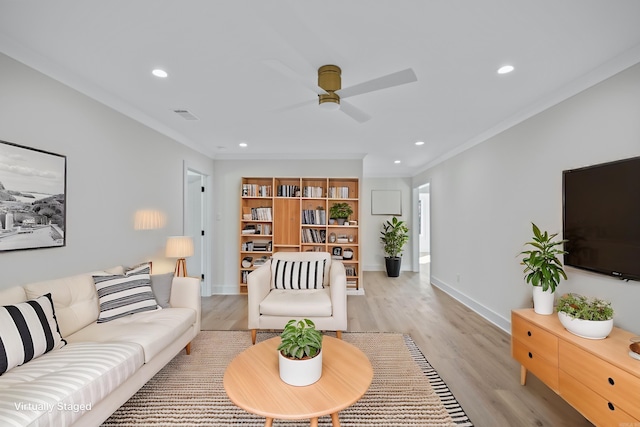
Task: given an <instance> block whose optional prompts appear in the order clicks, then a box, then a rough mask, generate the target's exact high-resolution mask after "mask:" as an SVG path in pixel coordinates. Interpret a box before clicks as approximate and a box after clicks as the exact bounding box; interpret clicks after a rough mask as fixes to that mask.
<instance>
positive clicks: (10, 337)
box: [0, 294, 67, 375]
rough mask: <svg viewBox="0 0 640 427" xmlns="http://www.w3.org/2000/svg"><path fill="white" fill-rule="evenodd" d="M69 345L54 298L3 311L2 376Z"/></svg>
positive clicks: (0, 319) (0, 322)
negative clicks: (59, 324) (63, 337)
mask: <svg viewBox="0 0 640 427" xmlns="http://www.w3.org/2000/svg"><path fill="white" fill-rule="evenodd" d="M66 343H67V342H66V341H65V340H63V339H62V336H61V335H60V329H58V322H57V321H56V314H55V310H54V309H53V300H52V299H51V294H46V295H42V296H40V297H38V298H36V299H34V300H30V301H25V302H21V303H19V304H13V305H5V306H3V307H0V375H2V374H4V373H5V372H7V371H8V370H9V369H11V368H15V367H16V366H19V365H22V364H24V363H27V362H28V361H30V360H32V359H35V358H36V357H38V356H42V355H43V354H45V353H47V352H49V351H51V350H54V349H56V348H60V347H62V346H64V345H65V344H66Z"/></svg>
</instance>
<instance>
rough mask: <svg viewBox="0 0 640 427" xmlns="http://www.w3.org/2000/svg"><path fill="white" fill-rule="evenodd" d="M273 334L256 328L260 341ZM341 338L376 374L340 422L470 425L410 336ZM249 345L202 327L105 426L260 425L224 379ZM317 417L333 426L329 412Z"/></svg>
mask: <svg viewBox="0 0 640 427" xmlns="http://www.w3.org/2000/svg"><path fill="white" fill-rule="evenodd" d="M272 336H274V335H273V334H266V333H261V334H259V335H258V340H259V341H261V340H264V339H268V338H270V337H272ZM342 337H343V339H344V340H345V341H347V342H349V343H351V344H353V345H355V346H356V347H358V348H360V349H361V350H362V351H363V352H364V353H365V354H367V355H368V356H369V360H370V361H371V365H372V366H373V372H374V375H373V381H372V383H371V386H370V388H369V390H368V391H367V393H366V394H365V395H364V396H363V397H362V399H360V400H359V401H358V402H356V403H355V404H353V405H352V406H350V407H349V408H347V409H345V410H343V411H341V412H340V414H339V416H340V423H341V425H342V426H343V427H349V426H398V427H401V426H420V427H429V426H433V427H455V426H458V427H459V426H473V424H472V423H471V421H470V420H469V417H468V416H467V415H466V414H465V412H464V410H463V409H462V407H461V406H460V405H459V404H458V402H457V401H456V399H455V397H454V396H453V395H452V394H451V391H450V390H449V388H448V387H447V385H446V384H445V383H444V381H443V380H442V379H441V378H440V376H439V375H438V373H437V372H436V371H435V369H433V368H432V367H431V365H430V364H429V362H428V361H427V360H426V359H425V357H424V355H423V354H422V353H421V352H420V350H419V349H418V347H417V346H416V344H415V343H414V342H413V340H412V339H411V337H410V336H408V335H403V334H396V333H359V332H353V333H343V334H342ZM250 345H251V336H250V333H249V332H246V331H203V332H201V333H200V334H199V335H198V337H197V338H196V339H195V340H194V342H193V343H192V346H191V347H192V351H191V355H190V356H187V355H185V354H184V353H181V354H179V355H178V356H176V357H175V358H174V359H173V360H172V361H171V362H169V364H168V365H167V366H166V367H164V368H163V369H162V370H161V371H160V372H158V374H156V376H154V377H153V378H152V379H151V380H150V381H149V382H148V383H147V384H146V385H145V386H144V387H143V388H142V389H140V390H139V391H138V392H137V393H136V394H135V395H134V396H133V397H131V399H129V401H128V402H127V403H125V404H124V405H123V406H122V407H121V408H120V409H119V410H118V411H116V412H115V413H114V414H113V415H112V416H111V417H110V418H109V419H108V420H107V421H105V423H104V424H103V425H104V426H105V427H110V426H136V427H138V426H141V427H142V426H196V425H197V426H243V427H254V426H255V427H262V426H264V418H262V417H259V416H256V415H253V414H249V413H247V412H245V411H244V410H242V409H240V408H238V407H237V406H235V405H234V404H233V403H231V401H230V400H229V399H228V398H227V395H226V393H225V391H224V387H223V385H222V381H223V377H224V371H225V369H226V367H227V365H228V364H229V363H230V362H231V360H232V359H233V358H234V357H235V356H236V355H237V354H238V353H240V352H241V351H242V350H244V349H246V348H248V347H249V346H250ZM318 421H319V425H320V426H326V427H328V426H331V417H329V416H326V417H321V418H319V420H318ZM273 425H274V427H276V426H277V427H280V426H283V427H284V426H286V427H302V426H305V427H306V426H308V425H309V420H302V421H287V420H275V421H274V423H273Z"/></svg>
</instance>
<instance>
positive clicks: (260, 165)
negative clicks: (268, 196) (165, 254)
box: [212, 159, 367, 293]
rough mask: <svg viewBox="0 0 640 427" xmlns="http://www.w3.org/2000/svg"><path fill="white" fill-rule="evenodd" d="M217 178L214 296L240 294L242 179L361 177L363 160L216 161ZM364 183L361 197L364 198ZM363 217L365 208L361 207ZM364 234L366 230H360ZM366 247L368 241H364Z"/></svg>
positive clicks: (213, 264)
mask: <svg viewBox="0 0 640 427" xmlns="http://www.w3.org/2000/svg"><path fill="white" fill-rule="evenodd" d="M214 170H215V173H214V177H213V194H214V201H213V204H214V206H215V207H216V208H215V210H214V211H213V217H214V229H213V231H214V235H215V236H216V238H215V239H214V240H213V242H212V243H213V262H212V266H213V268H212V269H213V272H212V273H213V293H237V292H238V284H239V283H240V282H239V277H238V267H239V265H240V260H239V258H238V251H239V247H240V242H239V232H240V231H239V230H240V226H239V222H240V189H241V182H242V177H244V176H247V177H261V176H262V177H282V178H285V177H322V178H324V177H344V178H360V179H361V183H362V160H360V159H357V160H353V159H352V160H333V159H332V160H322V159H319V160H293V159H291V160H271V159H261V160H215V161H214ZM362 193H363V190H362V184H361V185H360V194H361V197H362ZM359 207H360V212H361V215H362V212H363V209H364V207H363V205H362V202H361V204H360V206H359ZM360 233H362V229H361V230H360ZM360 244H361V245H365V244H367V243H366V240H360Z"/></svg>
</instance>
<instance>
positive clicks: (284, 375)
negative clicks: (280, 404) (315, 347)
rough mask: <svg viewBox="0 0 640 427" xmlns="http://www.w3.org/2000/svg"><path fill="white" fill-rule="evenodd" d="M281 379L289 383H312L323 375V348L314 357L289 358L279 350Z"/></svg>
mask: <svg viewBox="0 0 640 427" xmlns="http://www.w3.org/2000/svg"><path fill="white" fill-rule="evenodd" d="M278 365H279V369H280V379H281V380H282V381H284V382H285V383H287V384H289V385H294V386H305V385H311V384H313V383H315V382H316V381H318V380H319V379H320V376H322V350H320V353H318V355H317V356H316V357H314V358H313V359H304V360H296V359H288V358H286V357H284V356H283V355H282V353H280V352H278Z"/></svg>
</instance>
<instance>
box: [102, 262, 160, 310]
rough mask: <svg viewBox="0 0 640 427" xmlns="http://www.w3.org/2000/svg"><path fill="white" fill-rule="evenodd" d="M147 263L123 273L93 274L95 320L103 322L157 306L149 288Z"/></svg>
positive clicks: (149, 278) (149, 270)
mask: <svg viewBox="0 0 640 427" xmlns="http://www.w3.org/2000/svg"><path fill="white" fill-rule="evenodd" d="M150 272H151V266H150V265H149V264H148V263H144V264H140V265H138V266H136V267H133V268H131V269H130V270H127V271H125V274H123V275H119V274H118V275H111V274H107V273H105V274H104V275H102V274H100V275H94V276H93V282H94V283H95V285H96V291H97V292H98V302H99V304H100V314H99V315H98V323H105V322H109V321H111V320H115V319H119V318H121V317H124V316H128V315H130V314H134V313H140V312H143V311H151V310H157V309H159V308H161V307H160V306H158V303H157V301H156V298H155V296H154V294H153V290H152V289H151V274H150Z"/></svg>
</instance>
